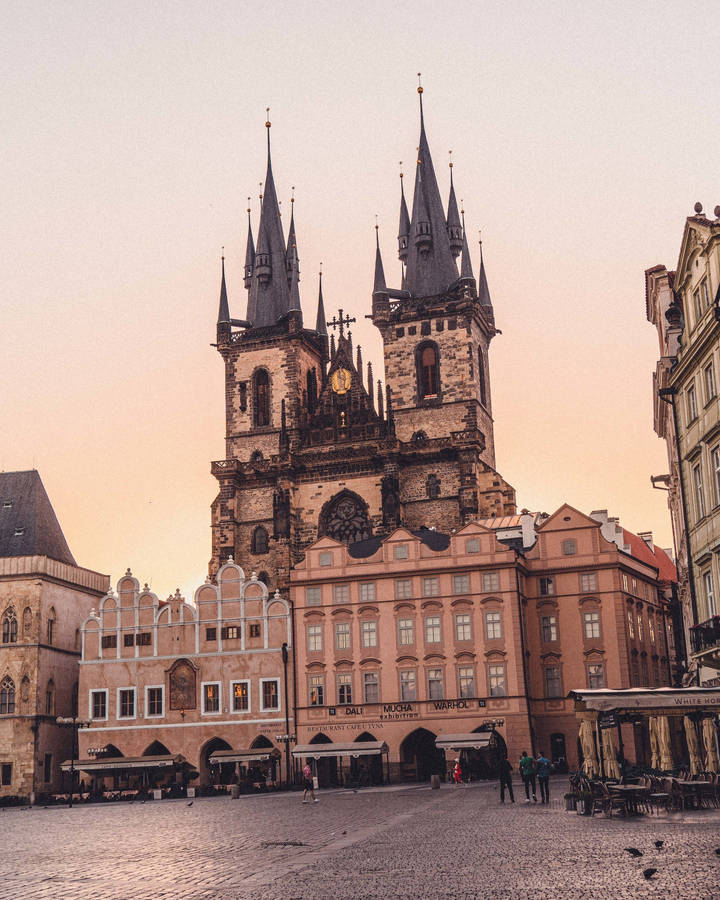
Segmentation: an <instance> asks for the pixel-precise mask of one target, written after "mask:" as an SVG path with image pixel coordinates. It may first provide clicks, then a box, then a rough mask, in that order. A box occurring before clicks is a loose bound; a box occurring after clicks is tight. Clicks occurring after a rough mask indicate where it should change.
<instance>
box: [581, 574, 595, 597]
mask: <svg viewBox="0 0 720 900" xmlns="http://www.w3.org/2000/svg"><path fill="white" fill-rule="evenodd" d="M580 590H581V592H582V593H583V594H589V593H594V592H595V591H596V590H597V575H596V574H595V572H585V573H583V574H582V575H581V576H580Z"/></svg>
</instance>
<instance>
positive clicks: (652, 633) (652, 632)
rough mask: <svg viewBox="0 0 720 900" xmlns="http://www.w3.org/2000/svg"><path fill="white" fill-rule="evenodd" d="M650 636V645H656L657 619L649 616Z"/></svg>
mask: <svg viewBox="0 0 720 900" xmlns="http://www.w3.org/2000/svg"><path fill="white" fill-rule="evenodd" d="M648 634H649V635H650V643H651V644H654V643H655V618H654V616H652V615H648Z"/></svg>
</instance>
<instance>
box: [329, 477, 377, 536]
mask: <svg viewBox="0 0 720 900" xmlns="http://www.w3.org/2000/svg"><path fill="white" fill-rule="evenodd" d="M325 536H327V537H330V538H333V539H334V540H336V541H341V542H342V543H345V544H354V543H355V542H356V541H364V540H367V538H369V537H372V526H371V524H370V516H369V514H368V505H367V503H366V502H365V501H364V500H363V499H362V497H360V496H359V495H358V494H356V493H355V492H354V491H348V490H347V489H345V490H342V491H340V493H339V494H335V496H334V497H331V498H330V500H328V502H327V503H326V504H325V505H324V506H323V508H322V510H321V512H320V520H319V522H318V537H325Z"/></svg>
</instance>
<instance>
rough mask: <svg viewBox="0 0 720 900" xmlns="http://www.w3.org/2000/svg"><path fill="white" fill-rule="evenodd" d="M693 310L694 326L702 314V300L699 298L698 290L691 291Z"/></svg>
mask: <svg viewBox="0 0 720 900" xmlns="http://www.w3.org/2000/svg"><path fill="white" fill-rule="evenodd" d="M693 308H694V310H695V324H696V325H697V323H698V322H699V321H700V319H702V314H703V307H702V300H701V298H700V289H699V288H697V289H696V290H694V291H693Z"/></svg>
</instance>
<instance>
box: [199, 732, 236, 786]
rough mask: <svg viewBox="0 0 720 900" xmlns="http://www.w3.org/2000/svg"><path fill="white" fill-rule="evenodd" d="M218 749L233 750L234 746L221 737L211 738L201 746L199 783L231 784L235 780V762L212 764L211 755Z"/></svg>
mask: <svg viewBox="0 0 720 900" xmlns="http://www.w3.org/2000/svg"><path fill="white" fill-rule="evenodd" d="M216 750H232V747H231V746H230V744H228V742H227V741H226V740H223V738H221V737H217V736H216V737H213V738H210V740H209V741H206V742H205V744H203V746H202V747H201V748H200V758H199V759H198V771H199V772H200V777H199V779H198V781H199V784H200V785H202V786H203V787H207V786H208V785H209V784H211V783H212V782H215V783H219V784H229V783H230V781H234V780H235V763H221V764H220V765H219V766H211V765H210V756H211V755H212V754H213V753H214V752H215V751H216Z"/></svg>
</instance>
